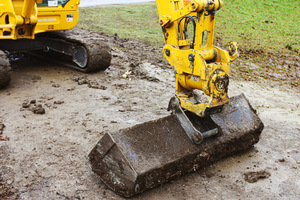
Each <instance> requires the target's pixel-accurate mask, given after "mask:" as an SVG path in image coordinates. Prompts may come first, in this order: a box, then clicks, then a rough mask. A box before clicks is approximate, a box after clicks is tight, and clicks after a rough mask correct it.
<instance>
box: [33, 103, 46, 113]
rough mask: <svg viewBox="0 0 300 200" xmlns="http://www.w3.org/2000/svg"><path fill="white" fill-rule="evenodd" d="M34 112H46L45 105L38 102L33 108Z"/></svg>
mask: <svg viewBox="0 0 300 200" xmlns="http://www.w3.org/2000/svg"><path fill="white" fill-rule="evenodd" d="M32 111H33V113H34V114H45V113H46V112H45V109H44V108H43V106H42V105H41V104H38V105H37V106H35V107H34V108H33V110H32Z"/></svg>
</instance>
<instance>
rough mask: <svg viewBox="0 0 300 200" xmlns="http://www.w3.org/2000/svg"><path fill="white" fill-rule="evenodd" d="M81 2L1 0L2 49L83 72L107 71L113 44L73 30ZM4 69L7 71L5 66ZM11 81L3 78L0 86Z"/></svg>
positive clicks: (65, 0) (74, 0)
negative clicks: (42, 58)
mask: <svg viewBox="0 0 300 200" xmlns="http://www.w3.org/2000/svg"><path fill="white" fill-rule="evenodd" d="M79 4H80V0H3V1H1V2H0V50H2V51H6V52H10V53H14V52H23V53H27V54H33V55H35V56H38V57H40V56H43V57H44V58H46V59H47V58H48V59H50V60H52V61H53V60H54V61H56V62H60V64H63V65H66V66H69V67H72V68H74V69H77V70H79V71H82V72H96V71H100V70H105V69H106V68H108V67H109V65H110V62H111V50H110V47H109V46H108V45H107V44H106V43H105V42H104V41H103V40H102V38H89V37H88V36H87V37H85V35H89V34H88V33H87V34H84V35H83V34H76V31H74V30H71V29H73V28H74V27H75V26H76V24H77V23H78V19H79V12H78V5H79ZM86 32H88V30H86ZM53 56H54V57H55V59H53ZM57 58H59V59H57ZM1 70H2V72H3V73H2V74H4V71H5V70H6V69H5V68H3V67H1ZM6 71H7V70H6ZM5 73H6V74H8V76H9V72H8V71H7V72H5ZM0 78H1V77H0ZM9 80H10V78H9ZM9 80H8V79H5V80H4V79H2V81H1V82H0V88H1V87H4V86H6V85H7V82H8V83H9ZM2 82H3V83H2ZM4 82H5V83H4Z"/></svg>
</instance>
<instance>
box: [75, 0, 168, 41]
mask: <svg viewBox="0 0 300 200" xmlns="http://www.w3.org/2000/svg"><path fill="white" fill-rule="evenodd" d="M79 27H81V28H87V29H92V30H96V31H100V32H104V33H107V34H111V35H113V34H115V33H117V34H118V36H119V37H123V38H124V37H126V38H132V39H138V40H141V41H143V42H146V43H151V44H153V45H154V46H157V45H161V46H163V44H164V41H163V36H162V33H161V28H160V26H159V25H158V14H157V10H156V5H155V3H147V4H135V5H125V6H103V7H91V8H81V9H80V21H79Z"/></svg>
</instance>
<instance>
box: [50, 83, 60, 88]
mask: <svg viewBox="0 0 300 200" xmlns="http://www.w3.org/2000/svg"><path fill="white" fill-rule="evenodd" d="M52 87H55V88H58V87H60V85H59V84H57V83H54V84H52Z"/></svg>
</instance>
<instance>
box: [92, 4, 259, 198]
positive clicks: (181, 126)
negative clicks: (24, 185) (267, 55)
mask: <svg viewBox="0 0 300 200" xmlns="http://www.w3.org/2000/svg"><path fill="white" fill-rule="evenodd" d="M156 5H157V10H158V14H159V20H158V22H159V25H160V26H161V28H162V31H163V35H164V39H165V43H166V44H165V47H164V48H163V55H164V57H165V58H166V60H167V61H168V62H169V63H170V65H171V66H173V67H174V72H175V84H176V85H175V95H174V97H172V98H171V100H170V103H169V108H168V109H169V110H170V111H171V112H172V113H171V115H169V116H167V117H164V118H161V119H157V120H154V121H149V122H146V123H143V124H139V125H136V126H134V127H131V128H128V129H124V130H120V131H119V132H116V133H106V134H105V135H104V136H103V138H102V139H101V140H100V141H99V142H98V143H97V144H96V146H95V147H94V148H93V150H92V151H91V152H90V154H89V164H90V167H91V169H92V170H93V171H94V172H95V173H96V174H97V175H99V176H100V178H101V180H102V181H103V182H104V183H105V184H106V185H108V187H110V188H111V189H112V190H113V191H115V192H116V193H118V194H120V195H122V196H125V197H130V196H133V195H135V194H138V193H141V192H143V191H145V190H147V189H150V188H153V187H155V186H158V185H161V184H162V183H164V182H166V181H169V180H171V179H174V178H176V177H178V176H181V175H183V174H186V173H188V172H192V171H195V170H197V169H199V168H201V167H203V166H206V165H209V164H211V163H212V162H215V161H217V160H219V159H221V158H224V157H226V156H230V155H233V154H235V153H237V152H239V151H243V150H246V149H248V148H250V147H251V146H253V145H254V144H255V143H257V142H258V140H259V137H260V134H261V132H262V130H263V127H264V125H263V123H262V121H261V120H260V119H259V117H258V116H257V114H256V111H255V110H254V109H253V108H252V106H251V105H250V103H249V101H248V100H247V99H246V97H245V96H244V95H243V94H241V95H239V96H235V97H231V98H229V97H228V85H229V76H230V64H231V62H232V61H234V60H235V59H236V58H237V57H238V55H239V53H238V48H237V43H236V42H230V43H229V44H228V51H227V50H223V49H221V48H219V47H217V46H214V44H213V43H214V25H215V18H216V13H217V11H218V10H219V9H220V8H221V7H222V5H223V1H222V0H184V1H183V0H156ZM196 90H200V91H202V92H203V93H204V94H206V95H207V96H208V97H209V99H208V100H205V99H199V98H198V97H197V95H196V94H195V91H196Z"/></svg>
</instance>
